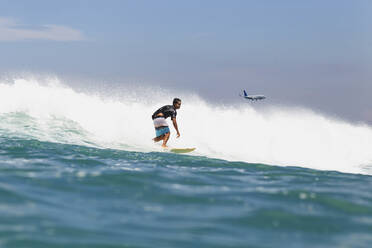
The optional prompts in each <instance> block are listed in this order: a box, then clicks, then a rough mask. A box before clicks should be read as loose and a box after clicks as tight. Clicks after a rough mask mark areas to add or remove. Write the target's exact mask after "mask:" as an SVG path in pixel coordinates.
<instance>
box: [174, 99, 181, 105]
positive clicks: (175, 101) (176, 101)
mask: <svg viewBox="0 0 372 248" xmlns="http://www.w3.org/2000/svg"><path fill="white" fill-rule="evenodd" d="M178 102H181V99H179V98H174V99H173V105H174V104H176V103H178Z"/></svg>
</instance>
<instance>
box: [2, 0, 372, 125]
mask: <svg viewBox="0 0 372 248" xmlns="http://www.w3.org/2000/svg"><path fill="white" fill-rule="evenodd" d="M371 13H372V1H369V0H312V1H305V0H280V1H278V0H230V1H227V0H225V1H221V0H203V1H200V0H199V1H195V0H188V1H181V0H157V1H150V0H147V1H145V0H132V1H126V0H120V1H119V0H118V1H116V0H106V1H98V0H64V1H57V0H33V1H28V0H16V1H14V0H0V54H1V56H0V75H1V74H7V73H9V72H11V73H17V72H19V73H21V72H32V73H51V74H54V75H57V76H59V77H62V78H70V79H71V81H70V83H71V84H73V83H72V82H74V80H73V79H74V78H75V79H76V81H77V79H79V80H80V81H81V82H82V81H84V80H81V79H85V80H86V82H90V83H93V82H94V83H95V84H111V85H113V86H120V84H126V83H128V82H129V83H132V84H133V83H134V84H139V85H156V86H159V87H162V88H170V89H179V90H187V91H190V92H194V93H197V94H199V95H200V96H201V97H204V98H206V99H208V100H210V101H215V102H219V103H228V102H234V101H240V99H238V94H239V91H240V90H241V89H246V90H247V91H248V92H249V93H252V94H264V95H267V97H268V98H267V100H266V101H265V103H262V104H273V105H276V104H280V105H288V106H304V107H307V108H311V109H314V110H317V111H321V112H324V113H326V114H329V115H331V116H334V117H339V118H344V119H347V120H349V121H353V122H367V123H369V124H372V100H371V99H372V72H371V70H370V68H371V65H372V15H371ZM260 104H261V103H260Z"/></svg>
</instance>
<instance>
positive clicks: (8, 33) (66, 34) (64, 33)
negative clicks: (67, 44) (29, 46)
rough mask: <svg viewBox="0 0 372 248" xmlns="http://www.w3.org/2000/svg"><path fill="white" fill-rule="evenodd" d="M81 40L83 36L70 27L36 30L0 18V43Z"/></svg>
mask: <svg viewBox="0 0 372 248" xmlns="http://www.w3.org/2000/svg"><path fill="white" fill-rule="evenodd" d="M83 39H84V36H83V34H82V33H81V32H80V31H79V30H76V29H73V28H70V27H66V26H58V25H42V26H40V27H37V28H30V27H26V26H25V25H24V24H20V23H18V22H17V21H15V20H14V19H11V18H3V17H0V41H20V40H53V41H78V40H83Z"/></svg>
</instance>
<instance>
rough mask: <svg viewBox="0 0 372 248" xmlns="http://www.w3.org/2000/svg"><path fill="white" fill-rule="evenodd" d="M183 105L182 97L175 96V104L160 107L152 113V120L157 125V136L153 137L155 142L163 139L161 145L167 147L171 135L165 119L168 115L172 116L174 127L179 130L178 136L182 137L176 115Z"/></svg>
mask: <svg viewBox="0 0 372 248" xmlns="http://www.w3.org/2000/svg"><path fill="white" fill-rule="evenodd" d="M180 107H181V99H179V98H174V99H173V105H165V106H163V107H161V108H160V109H158V110H156V111H155V113H154V114H153V115H152V120H153V121H154V126H155V133H156V137H155V138H153V141H154V142H158V141H161V140H162V141H163V144H162V145H161V146H162V147H164V148H167V142H168V140H169V136H170V130H169V127H168V123H167V121H166V120H165V119H167V118H168V117H170V118H171V120H172V122H173V126H174V129H176V131H177V138H178V137H180V132H179V131H178V126H177V121H176V116H177V111H176V109H179V108H180Z"/></svg>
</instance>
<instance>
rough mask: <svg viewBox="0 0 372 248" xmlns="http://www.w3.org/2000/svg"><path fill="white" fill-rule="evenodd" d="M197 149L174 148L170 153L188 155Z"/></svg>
mask: <svg viewBox="0 0 372 248" xmlns="http://www.w3.org/2000/svg"><path fill="white" fill-rule="evenodd" d="M195 149H196V148H172V149H170V150H169V151H170V152H173V153H188V152H192V151H194V150H195Z"/></svg>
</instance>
